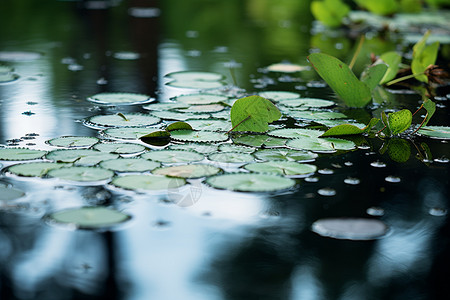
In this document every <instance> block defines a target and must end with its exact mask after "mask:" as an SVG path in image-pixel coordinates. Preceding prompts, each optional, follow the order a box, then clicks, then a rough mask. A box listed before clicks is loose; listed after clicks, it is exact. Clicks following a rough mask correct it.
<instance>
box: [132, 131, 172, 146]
mask: <svg viewBox="0 0 450 300" xmlns="http://www.w3.org/2000/svg"><path fill="white" fill-rule="evenodd" d="M139 139H140V140H141V141H143V142H144V143H146V144H149V145H152V146H164V145H167V144H168V143H169V142H170V132H168V131H166V130H158V131H153V132H151V133H149V134H146V135H144V136H141V137H140V138H139Z"/></svg>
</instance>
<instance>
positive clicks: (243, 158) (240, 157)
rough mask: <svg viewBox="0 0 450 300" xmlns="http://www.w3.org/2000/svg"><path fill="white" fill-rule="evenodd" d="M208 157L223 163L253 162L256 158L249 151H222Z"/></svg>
mask: <svg viewBox="0 0 450 300" xmlns="http://www.w3.org/2000/svg"><path fill="white" fill-rule="evenodd" d="M208 159H209V160H212V161H217V162H221V163H245V162H252V161H254V160H255V158H254V157H253V156H252V155H251V154H249V153H242V152H236V153H234V152H221V153H213V154H210V155H208Z"/></svg>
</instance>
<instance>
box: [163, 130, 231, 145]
mask: <svg viewBox="0 0 450 300" xmlns="http://www.w3.org/2000/svg"><path fill="white" fill-rule="evenodd" d="M171 138H172V139H173V140H174V141H181V142H198V143H204V142H214V143H216V142H224V141H226V140H228V135H226V134H224V133H219V132H212V131H196V130H175V131H172V132H171Z"/></svg>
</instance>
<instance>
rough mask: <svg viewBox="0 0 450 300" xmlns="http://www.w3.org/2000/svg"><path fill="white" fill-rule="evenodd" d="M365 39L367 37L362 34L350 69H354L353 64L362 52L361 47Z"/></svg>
mask: <svg viewBox="0 0 450 300" xmlns="http://www.w3.org/2000/svg"><path fill="white" fill-rule="evenodd" d="M364 39H365V38H364V35H362V36H361V38H360V39H359V43H358V47H356V50H355V53H354V54H353V57H352V61H351V62H350V64H349V65H348V66H349V68H350V70H351V69H353V66H354V65H355V63H356V59H357V58H358V55H359V52H361V48H362V45H363V43H364Z"/></svg>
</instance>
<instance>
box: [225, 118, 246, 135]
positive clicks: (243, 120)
mask: <svg viewBox="0 0 450 300" xmlns="http://www.w3.org/2000/svg"><path fill="white" fill-rule="evenodd" d="M250 118H251V116H248V117H247V118H245V119H244V120H242V121H240V122H239V123H237V124H236V126H234V127H233V128H231V129H230V130H228V131H227V133H226V134H229V133H230V132H231V131H233V130H234V129H235V128H236V127H238V126H239V125H241V124H242V123H244V122H245V121H247V120H248V119H250Z"/></svg>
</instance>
